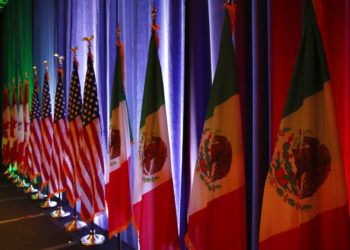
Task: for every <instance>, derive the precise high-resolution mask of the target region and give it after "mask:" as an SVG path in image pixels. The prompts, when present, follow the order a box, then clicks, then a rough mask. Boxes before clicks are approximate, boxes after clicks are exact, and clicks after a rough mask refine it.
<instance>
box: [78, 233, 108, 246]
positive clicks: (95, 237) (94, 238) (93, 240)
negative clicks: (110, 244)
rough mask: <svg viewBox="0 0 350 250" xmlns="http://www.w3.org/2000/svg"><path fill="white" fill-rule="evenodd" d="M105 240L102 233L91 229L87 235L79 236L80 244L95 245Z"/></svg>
mask: <svg viewBox="0 0 350 250" xmlns="http://www.w3.org/2000/svg"><path fill="white" fill-rule="evenodd" d="M105 240H106V238H105V237H104V236H103V235H102V234H96V231H95V230H94V229H91V230H90V233H89V234H88V235H85V236H84V237H83V238H81V244H83V245H84V246H95V245H101V244H103V242H105Z"/></svg>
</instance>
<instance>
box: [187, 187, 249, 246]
mask: <svg viewBox="0 0 350 250" xmlns="http://www.w3.org/2000/svg"><path fill="white" fill-rule="evenodd" d="M242 201H245V188H244V187H241V188H239V189H237V190H235V191H233V192H230V193H228V194H226V195H223V196H220V197H219V198H217V199H215V200H212V201H210V202H209V203H208V205H207V207H205V208H203V209H202V210H199V211H198V212H196V213H194V214H192V215H191V216H190V217H189V228H188V231H187V232H188V233H187V235H186V244H187V245H188V246H192V247H194V249H237V250H238V249H247V237H246V214H245V211H246V207H245V202H242Z"/></svg>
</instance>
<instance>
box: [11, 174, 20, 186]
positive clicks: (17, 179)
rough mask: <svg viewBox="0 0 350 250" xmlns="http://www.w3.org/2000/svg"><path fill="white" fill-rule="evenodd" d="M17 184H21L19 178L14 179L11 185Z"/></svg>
mask: <svg viewBox="0 0 350 250" xmlns="http://www.w3.org/2000/svg"><path fill="white" fill-rule="evenodd" d="M19 183H21V179H20V178H19V176H17V177H16V179H14V180H13V181H12V184H19Z"/></svg>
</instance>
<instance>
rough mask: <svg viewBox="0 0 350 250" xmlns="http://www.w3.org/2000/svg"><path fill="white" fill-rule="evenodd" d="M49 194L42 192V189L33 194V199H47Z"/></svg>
mask: <svg viewBox="0 0 350 250" xmlns="http://www.w3.org/2000/svg"><path fill="white" fill-rule="evenodd" d="M46 197H47V196H46V195H45V194H42V193H41V192H40V191H39V192H37V193H36V194H33V195H32V200H35V201H36V200H43V199H45V198H46Z"/></svg>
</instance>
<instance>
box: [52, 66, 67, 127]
mask: <svg viewBox="0 0 350 250" xmlns="http://www.w3.org/2000/svg"><path fill="white" fill-rule="evenodd" d="M61 70H62V69H59V70H58V81H57V89H56V96H55V117H54V122H56V121H58V120H60V119H63V118H64V117H65V116H66V111H65V110H66V94H65V91H64V87H63V83H62V71H61Z"/></svg>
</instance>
